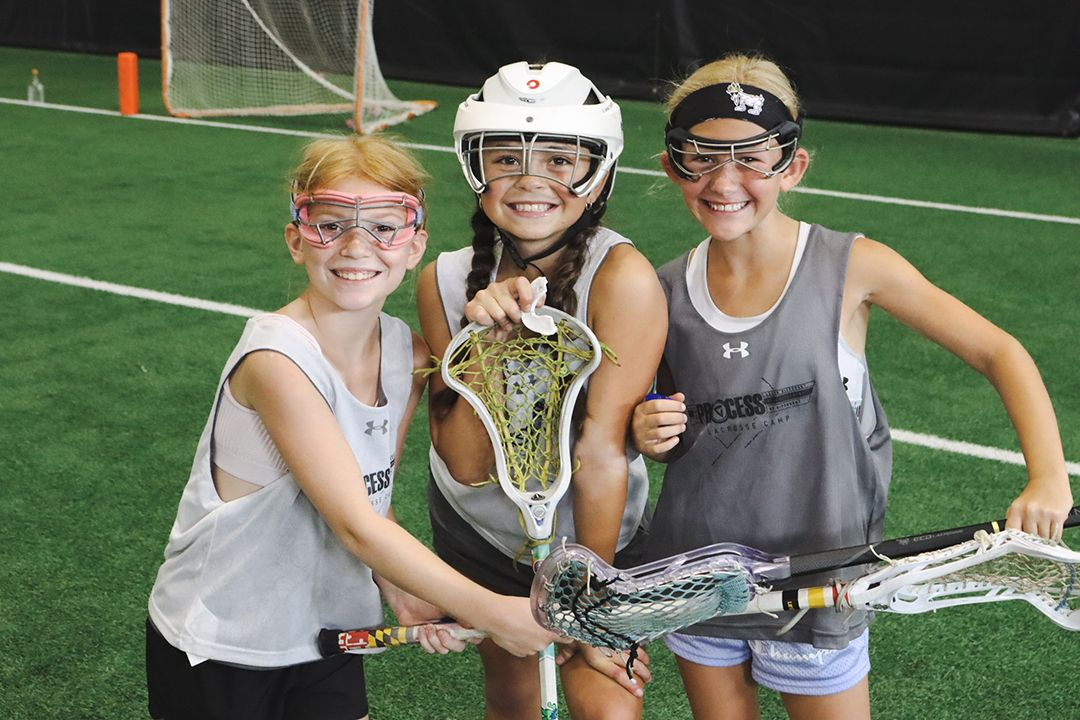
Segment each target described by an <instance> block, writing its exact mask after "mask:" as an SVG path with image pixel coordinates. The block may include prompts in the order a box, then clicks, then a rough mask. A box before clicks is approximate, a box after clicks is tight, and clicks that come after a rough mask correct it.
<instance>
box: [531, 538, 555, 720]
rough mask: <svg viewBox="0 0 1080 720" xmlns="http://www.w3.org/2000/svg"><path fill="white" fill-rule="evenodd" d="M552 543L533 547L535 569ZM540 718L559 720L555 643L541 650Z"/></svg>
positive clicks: (543, 719)
mask: <svg viewBox="0 0 1080 720" xmlns="http://www.w3.org/2000/svg"><path fill="white" fill-rule="evenodd" d="M550 549H551V545H550V544H548V543H544V544H543V545H536V546H534V547H533V549H532V560H533V569H534V570H535V569H536V568H538V567H539V566H540V563H541V562H542V561H543V560H544V558H546V557H547V556H548V552H549V551H550ZM539 658H540V718H541V720H558V718H559V684H558V677H559V669H558V666H556V665H555V643H552V644H551V645H548V646H547V647H546V648H544V649H543V650H541V651H540V655H539Z"/></svg>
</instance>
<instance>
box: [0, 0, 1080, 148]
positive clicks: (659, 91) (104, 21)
mask: <svg viewBox="0 0 1080 720" xmlns="http://www.w3.org/2000/svg"><path fill="white" fill-rule="evenodd" d="M215 1H217V2H225V1H235V0H215ZM374 24H375V38H376V42H377V45H378V53H379V62H380V64H381V66H382V69H383V73H384V75H386V76H387V77H389V78H398V79H404V80H417V81H423V82H434V83H450V84H455V85H463V86H466V87H479V85H480V83H481V82H482V81H483V79H484V78H485V77H487V76H488V75H490V74H491V73H492V72H494V70H495V69H496V68H497V67H498V66H499V65H502V64H504V63H507V62H512V61H515V60H521V59H527V60H534V61H542V60H561V61H563V62H568V63H571V64H573V65H577V66H578V67H580V68H581V69H582V70H583V72H585V74H586V75H588V76H589V77H590V78H592V79H593V80H594V81H595V82H596V83H597V85H598V86H599V87H600V88H601V89H602V90H603V91H604V92H607V93H610V94H611V95H613V96H615V97H619V98H636V99H650V100H656V99H661V98H662V97H663V95H664V93H665V91H666V88H667V87H668V86H669V83H670V82H672V81H677V80H678V79H680V78H681V77H683V76H685V74H686V73H687V72H689V71H691V70H693V69H694V68H695V67H697V66H699V65H701V64H703V63H705V62H708V61H709V60H712V59H714V58H716V57H718V56H719V55H722V54H723V53H725V52H728V51H731V50H751V51H758V52H762V53H765V54H766V55H768V56H770V57H772V58H773V59H775V60H776V61H777V62H778V63H779V64H780V65H781V66H783V67H784V68H785V69H786V70H787V71H788V72H789V74H790V76H791V77H792V79H793V80H794V81H795V83H796V86H797V88H798V90H799V93H800V95H801V97H802V99H803V102H804V104H805V106H806V111H807V115H808V116H810V117H818V118H827V119H835V120H854V121H860V122H880V123H888V124H896V125H918V126H925V127H938V128H951V129H965V130H986V131H996V132H1015V133H1032V134H1042V135H1064V136H1076V135H1080V2H1077V1H1076V0H1044V1H1039V0H1035V1H1034V2H1028V3H1017V2H1012V1H1005V0H990V1H987V2H970V1H967V0H909V1H908V2H902V3H883V2H854V1H853V0H817V1H814V2H806V1H804V0H745V1H744V0H663V1H662V2H628V1H626V0H593V1H592V2H587V1H585V0H544V2H509V1H507V0H380V2H378V3H376V7H375V15H374ZM0 44H4V45H16V46H24V47H37V48H50V49H58V50H70V51H76V52H92V53H113V52H118V51H121V50H131V51H134V52H137V53H139V54H140V55H142V56H144V57H155V56H159V55H160V4H159V3H158V2H155V1H154V0H33V1H29V0H0Z"/></svg>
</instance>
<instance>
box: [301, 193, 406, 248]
mask: <svg viewBox="0 0 1080 720" xmlns="http://www.w3.org/2000/svg"><path fill="white" fill-rule="evenodd" d="M292 219H293V224H295V225H296V227H297V228H298V229H299V230H300V237H302V238H304V240H306V241H307V242H308V243H309V244H311V245H314V246H315V247H320V248H325V247H329V246H330V245H331V244H333V242H334V241H335V240H337V239H338V238H340V237H341V236H342V235H345V234H346V233H348V232H349V231H350V230H352V229H354V228H359V229H360V230H362V231H363V232H364V233H365V234H366V235H367V236H368V238H369V239H371V240H372V241H373V242H374V243H375V244H376V245H377V246H378V247H380V248H382V249H384V250H390V249H393V248H399V247H402V246H403V245H407V244H408V243H409V241H410V240H412V239H413V237H414V236H415V235H416V231H417V230H419V229H420V226H421V225H422V224H423V222H424V207H423V205H422V204H421V199H419V198H416V197H413V196H412V195H409V194H407V193H392V194H388V195H346V194H344V193H336V192H317V193H313V194H310V195H308V194H306V193H302V194H299V195H293V197H292Z"/></svg>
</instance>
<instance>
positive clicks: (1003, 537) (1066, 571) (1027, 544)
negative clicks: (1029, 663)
mask: <svg viewBox="0 0 1080 720" xmlns="http://www.w3.org/2000/svg"><path fill="white" fill-rule="evenodd" d="M1078 566H1080V553H1077V552H1074V551H1072V550H1070V549H1069V548H1067V547H1065V546H1064V545H1061V544H1058V543H1053V542H1050V541H1048V540H1044V539H1042V538H1039V537H1036V536H1034V535H1029V534H1027V533H1024V532H1021V531H1019V530H1005V531H1003V532H999V533H993V534H989V533H986V532H983V531H980V532H979V533H977V534H976V536H975V539H974V540H970V541H968V542H964V543H960V544H958V545H953V546H951V547H947V548H944V549H942V550H937V551H934V552H928V553H923V554H921V555H915V556H912V557H909V558H904V559H902V560H897V561H892V562H891V563H890V564H889V565H888V566H886V567H884V568H882V569H880V570H877V571H875V572H873V573H871V574H869V575H865V576H863V577H861V578H859V579H858V580H855V581H853V582H852V583H850V584H849V585H847V586H846V587H845V588H844V589H843V591H842V594H841V605H842V604H843V602H844V600H845V599H849V600H851V601H857V599H858V598H859V597H860V596H865V597H866V598H867V599H868V602H866V605H867V606H869V607H870V608H872V609H874V610H883V611H886V612H897V613H922V612H927V611H930V610H936V609H938V608H942V607H949V606H953V605H971V604H975V603H984V602H998V601H1003V600H1023V601H1025V602H1028V603H1030V604H1031V605H1034V606H1035V607H1036V608H1038V610H1039V611H1040V612H1041V613H1043V614H1044V615H1046V616H1047V617H1048V618H1050V619H1051V620H1053V621H1054V622H1055V623H1057V624H1058V625H1060V626H1061V627H1063V628H1066V629H1068V630H1080V577H1078V573H1077V568H1078Z"/></svg>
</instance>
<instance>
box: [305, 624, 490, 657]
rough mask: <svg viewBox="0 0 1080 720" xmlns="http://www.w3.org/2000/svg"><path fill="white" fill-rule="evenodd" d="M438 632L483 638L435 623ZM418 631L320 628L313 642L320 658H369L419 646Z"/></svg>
mask: <svg viewBox="0 0 1080 720" xmlns="http://www.w3.org/2000/svg"><path fill="white" fill-rule="evenodd" d="M435 627H436V628H438V629H439V630H446V631H448V632H449V633H450V635H451V636H452V637H453V638H455V639H456V640H466V641H467V640H477V639H480V638H484V637H487V635H486V634H485V633H484V632H483V631H481V630H473V629H471V628H463V627H461V626H460V625H458V624H457V623H436V624H435ZM419 633H420V628H419V627H417V626H409V625H391V626H388V627H378V628H356V629H354V630H340V629H334V628H323V629H322V630H320V631H319V636H318V639H317V642H318V645H319V654H321V655H322V656H323V657H330V656H332V655H340V654H341V653H354V654H372V653H378V652H383V651H384V650H386V649H387V648H392V647H398V646H401V645H409V644H412V643H418V642H420V638H419Z"/></svg>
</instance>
